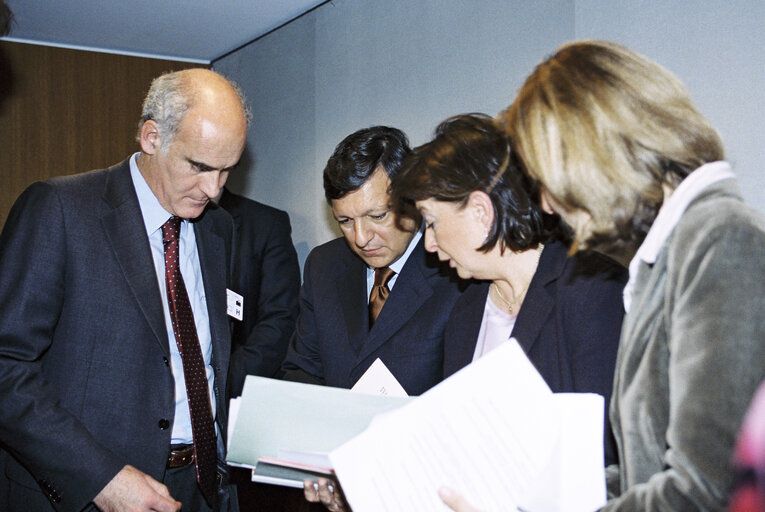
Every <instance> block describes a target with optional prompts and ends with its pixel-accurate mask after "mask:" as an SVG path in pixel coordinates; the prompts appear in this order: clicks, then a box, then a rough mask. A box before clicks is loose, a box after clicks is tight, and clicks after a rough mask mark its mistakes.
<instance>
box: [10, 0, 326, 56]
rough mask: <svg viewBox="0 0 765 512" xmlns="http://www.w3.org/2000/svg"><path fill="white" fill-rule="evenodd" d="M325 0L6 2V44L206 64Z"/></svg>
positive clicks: (83, 0) (21, 0)
mask: <svg viewBox="0 0 765 512" xmlns="http://www.w3.org/2000/svg"><path fill="white" fill-rule="evenodd" d="M325 1H326V0H6V3H7V4H8V6H9V7H10V8H11V10H12V11H13V15H14V20H15V21H14V24H13V26H12V28H11V33H10V34H9V35H8V36H7V37H5V38H3V39H5V40H9V41H18V42H28V43H35V44H44V45H51V46H62V47H66V48H75V49H83V50H91V51H103V52H107V53H119V54H126V55H137V56H144V57H156V58H162V59H170V60H181V61H188V62H198V63H203V64H209V63H210V62H212V61H214V60H216V59H217V58H219V57H221V56H223V55H226V54H227V53H229V52H231V51H232V50H235V49H237V48H239V47H241V46H242V45H245V44H247V43H249V42H251V41H252V40H254V39H257V38H258V37H260V36H262V35H264V34H267V33H268V32H270V31H272V30H274V29H275V28H278V27H280V26H282V25H284V24H285V23H287V22H289V21H290V20H293V19H295V18H296V17H298V16H300V15H301V14H303V13H305V12H307V11H309V10H311V9H313V8H314V7H316V6H318V5H320V4H322V3H324V2H325Z"/></svg>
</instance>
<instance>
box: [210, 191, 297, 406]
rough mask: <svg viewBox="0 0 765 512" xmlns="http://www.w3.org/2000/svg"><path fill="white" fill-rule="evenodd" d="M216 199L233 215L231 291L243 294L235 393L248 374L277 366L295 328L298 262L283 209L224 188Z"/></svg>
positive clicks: (234, 358) (269, 372)
mask: <svg viewBox="0 0 765 512" xmlns="http://www.w3.org/2000/svg"><path fill="white" fill-rule="evenodd" d="M218 204H219V205H220V206H222V207H223V208H224V209H225V210H226V211H227V212H228V213H230V214H231V216H232V217H233V218H234V227H235V233H236V254H235V256H234V258H235V260H234V290H235V291H237V292H238V293H239V294H241V295H243V296H244V297H243V298H244V304H243V311H242V316H243V318H242V320H241V321H235V322H234V332H233V335H232V348H231V365H230V366H229V394H230V395H231V396H239V395H240V394H241V393H242V387H243V386H244V379H245V377H246V376H247V375H260V376H262V377H273V376H275V375H276V374H277V373H278V371H279V367H280V366H281V364H282V361H283V360H284V355H285V354H286V352H287V345H288V344H289V341H290V336H292V332H293V331H294V330H295V318H297V307H298V306H297V297H298V291H299V290H300V266H299V265H298V259H297V253H296V252H295V247H294V246H293V245H292V237H291V233H292V227H291V226H290V219H289V216H288V215H287V212H284V211H282V210H277V209H276V208H272V207H270V206H267V205H265V204H262V203H259V202H257V201H253V200H252V199H248V198H246V197H242V196H240V195H237V194H234V193H232V192H230V191H229V190H228V189H225V188H224V189H223V193H222V195H221V197H220V199H219V200H218Z"/></svg>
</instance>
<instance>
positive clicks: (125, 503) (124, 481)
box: [93, 466, 181, 512]
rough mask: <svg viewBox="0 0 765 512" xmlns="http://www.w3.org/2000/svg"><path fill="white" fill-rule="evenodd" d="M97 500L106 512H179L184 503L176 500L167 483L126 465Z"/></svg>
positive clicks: (102, 490) (95, 501)
mask: <svg viewBox="0 0 765 512" xmlns="http://www.w3.org/2000/svg"><path fill="white" fill-rule="evenodd" d="M93 503H95V504H96V506H97V507H98V508H99V509H101V510H102V511H103V512H147V511H155V512H178V511H179V510H180V509H181V503H180V502H179V501H175V500H174V499H173V497H172V496H170V492H169V491H168V490H167V487H165V486H164V485H163V484H161V483H159V482H157V481H156V480H154V479H153V478H152V477H150V476H149V475H147V474H146V473H143V472H141V471H138V470H137V469H136V468H134V467H133V466H125V467H124V468H122V470H120V472H119V473H117V474H116V475H114V478H112V479H111V481H110V482H109V483H108V484H106V487H104V488H103V489H101V492H99V493H98V496H96V497H95V498H94V499H93Z"/></svg>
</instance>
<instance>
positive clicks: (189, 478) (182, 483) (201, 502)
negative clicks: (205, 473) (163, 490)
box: [162, 463, 213, 512]
mask: <svg viewBox="0 0 765 512" xmlns="http://www.w3.org/2000/svg"><path fill="white" fill-rule="evenodd" d="M162 483H163V484H165V485H166V486H167V488H168V490H169V491H170V496H172V497H173V498H175V499H176V500H178V501H180V502H181V503H183V507H182V508H181V510H183V511H187V510H193V511H194V512H212V511H213V508H212V507H210V506H209V505H208V504H207V502H206V501H205V498H204V496H203V495H202V491H201V490H200V489H199V485H198V484H197V472H196V469H195V468H194V464H193V463H192V464H186V465H185V466H181V467H179V468H168V469H167V470H166V471H165V478H163V479H162Z"/></svg>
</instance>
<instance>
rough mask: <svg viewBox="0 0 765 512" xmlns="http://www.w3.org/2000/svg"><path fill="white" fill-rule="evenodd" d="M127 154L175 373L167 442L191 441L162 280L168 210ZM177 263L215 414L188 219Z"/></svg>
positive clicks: (209, 346) (200, 289)
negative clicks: (163, 240) (189, 306)
mask: <svg viewBox="0 0 765 512" xmlns="http://www.w3.org/2000/svg"><path fill="white" fill-rule="evenodd" d="M137 155H138V153H136V154H134V155H133V156H132V157H131V158H130V176H131V177H132V178H133V186H134V187H135V191H136V194H137V195H138V204H139V206H140V208H141V215H142V216H143V222H144V225H145V226H146V234H147V236H148V237H149V245H150V246H151V255H152V258H153V260H154V270H155V271H156V273H157V281H158V283H159V293H160V295H161V296H162V309H163V311H164V314H165V328H166V330H167V338H168V341H169V346H170V365H171V368H172V370H173V376H174V377H175V421H173V432H172V440H171V444H191V442H192V441H193V436H192V432H191V416H190V414H189V402H188V398H187V396H186V381H185V379H184V377H183V361H182V360H181V354H180V352H178V344H177V343H176V341H175V334H174V333H173V324H172V321H171V319H170V307H169V306H168V304H167V292H166V286H167V285H166V284H165V249H164V246H163V245H162V224H164V223H165V222H166V221H167V220H168V219H169V218H170V217H171V214H170V213H169V212H168V211H167V210H165V209H164V208H163V207H162V205H161V204H160V202H159V200H158V199H157V197H156V196H155V195H154V193H153V192H152V191H151V188H150V187H149V185H148V184H147V183H146V180H145V179H144V177H143V175H142V174H141V171H140V170H139V169H138V164H137V163H136V157H137ZM179 256H180V257H179V265H180V268H181V275H182V276H183V283H184V284H185V285H186V290H187V292H188V295H189V302H190V303H191V311H192V313H193V315H194V323H195V324H196V328H197V337H198V338H199V344H200V346H201V348H202V358H203V359H204V361H205V370H206V373H207V385H208V388H209V390H210V400H211V404H212V410H213V414H215V394H214V393H213V392H212V390H213V384H214V381H213V379H214V373H213V368H212V365H211V361H212V337H211V334H210V319H209V316H208V312H207V300H206V298H205V287H204V284H203V283H202V270H201V266H200V264H199V253H198V252H197V241H196V237H195V236H194V225H193V224H192V223H190V222H189V221H188V220H185V219H184V220H183V222H181V234H180V240H179Z"/></svg>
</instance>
